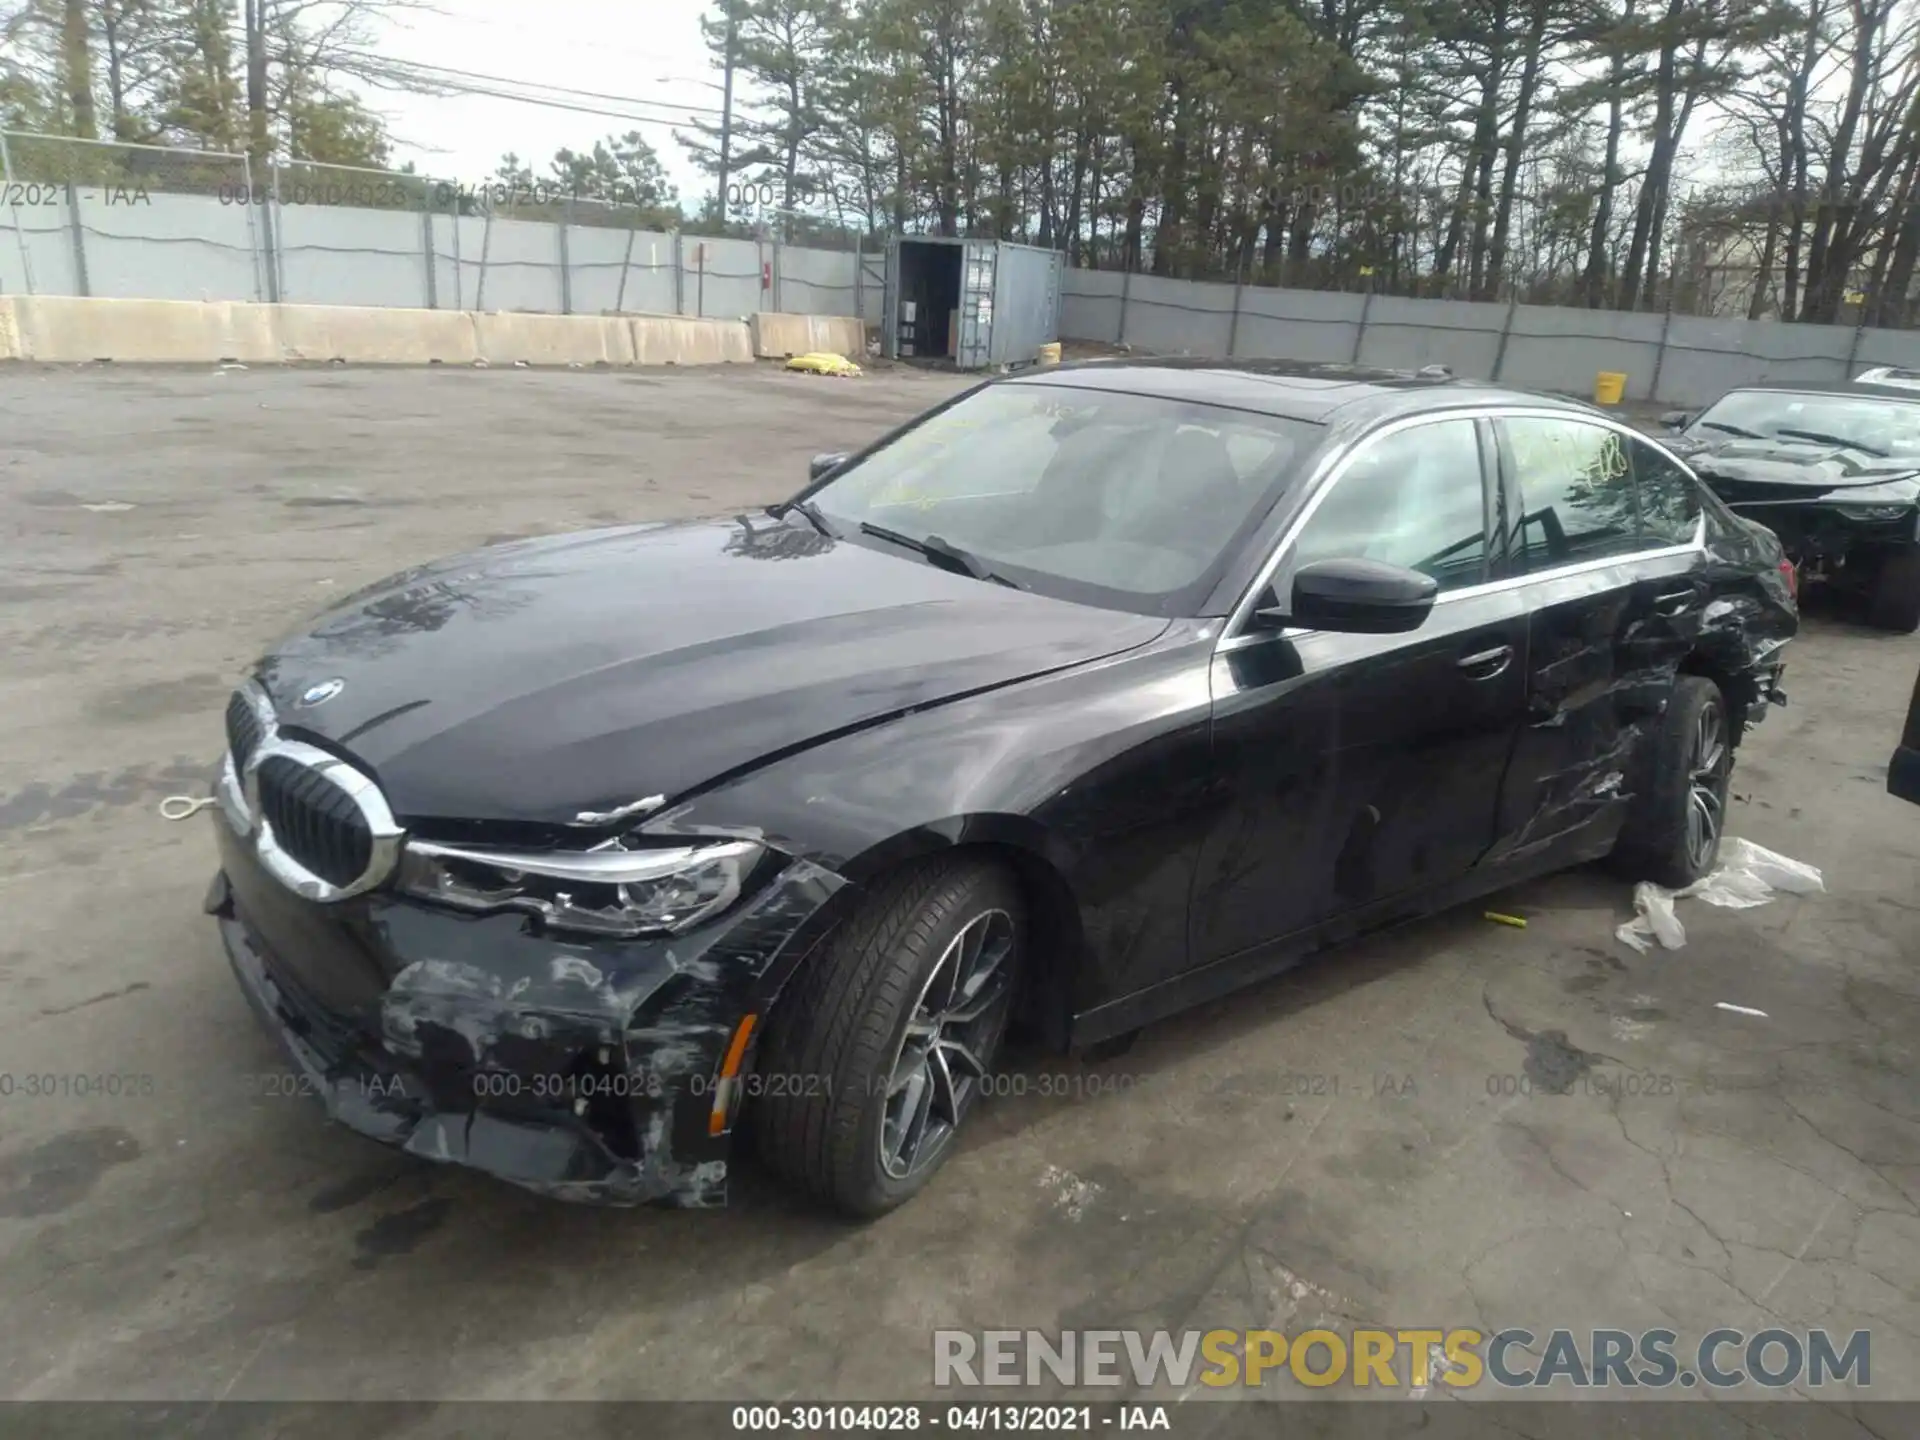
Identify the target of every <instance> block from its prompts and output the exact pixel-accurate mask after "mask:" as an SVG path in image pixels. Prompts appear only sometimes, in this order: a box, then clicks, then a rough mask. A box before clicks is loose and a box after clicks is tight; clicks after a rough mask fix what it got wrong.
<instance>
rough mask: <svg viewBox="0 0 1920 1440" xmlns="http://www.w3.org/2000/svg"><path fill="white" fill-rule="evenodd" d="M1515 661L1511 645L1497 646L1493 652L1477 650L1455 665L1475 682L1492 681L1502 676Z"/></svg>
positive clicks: (1460, 659) (1457, 661)
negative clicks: (1501, 673)
mask: <svg viewBox="0 0 1920 1440" xmlns="http://www.w3.org/2000/svg"><path fill="white" fill-rule="evenodd" d="M1512 661H1513V647H1512V646H1511V645H1496V646H1494V647H1493V648H1492V649H1491V650H1476V651H1475V652H1474V653H1473V654H1471V655H1462V656H1461V657H1460V658H1459V659H1458V660H1456V661H1454V662H1453V663H1454V664H1455V665H1457V666H1458V667H1459V668H1460V669H1462V670H1464V671H1466V672H1467V676H1468V678H1470V679H1473V680H1491V679H1493V677H1494V676H1496V675H1498V674H1500V672H1501V671H1503V670H1505V669H1506V668H1507V666H1508V665H1509V664H1511V663H1512Z"/></svg>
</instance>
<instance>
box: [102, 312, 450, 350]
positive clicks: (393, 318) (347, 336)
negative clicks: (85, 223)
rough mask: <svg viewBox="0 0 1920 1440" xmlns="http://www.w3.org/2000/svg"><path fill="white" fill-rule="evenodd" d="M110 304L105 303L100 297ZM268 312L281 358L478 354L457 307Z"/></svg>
mask: <svg viewBox="0 0 1920 1440" xmlns="http://www.w3.org/2000/svg"><path fill="white" fill-rule="evenodd" d="M103 303H110V302H103ZM259 308H261V309H271V310H273V311H274V312H275V314H274V333H275V334H276V336H277V337H278V338H279V341H280V354H279V355H278V356H277V357H275V358H277V359H281V360H351V361H356V362H358V363H360V364H362V365H431V364H433V363H434V362H435V361H438V362H439V363H441V364H443V365H471V364H472V363H473V362H474V361H475V360H477V359H479V358H480V354H481V352H480V346H479V341H478V338H477V336H476V334H475V329H474V320H475V317H474V316H473V315H472V314H471V313H469V312H467V311H462V310H388V309H383V308H380V307H377V306H371V305H278V306H261V307H259Z"/></svg>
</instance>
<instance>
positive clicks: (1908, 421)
mask: <svg viewBox="0 0 1920 1440" xmlns="http://www.w3.org/2000/svg"><path fill="white" fill-rule="evenodd" d="M1870 373H1871V372H1870ZM1663 419H1664V421H1665V423H1666V425H1667V427H1668V428H1669V429H1670V430H1673V431H1675V432H1677V433H1676V434H1675V436H1674V438H1673V439H1672V440H1671V441H1670V442H1669V443H1670V445H1671V446H1672V448H1673V449H1674V451H1675V452H1676V453H1678V454H1680V455H1683V456H1685V457H1686V459H1687V462H1688V463H1689V464H1690V465H1691V466H1692V467H1693V468H1694V470H1695V471H1696V472H1698V473H1699V475H1700V477H1701V478H1702V479H1703V480H1705V481H1706V482H1707V484H1708V485H1709V486H1710V487H1712V489H1713V491H1714V493H1715V494H1717V495H1718V496H1719V497H1720V498H1721V499H1723V500H1725V501H1726V502H1727V504H1728V505H1729V506H1731V507H1732V508H1733V510H1734V511H1735V512H1736V513H1738V514H1740V515H1743V516H1745V517H1747V518H1748V519H1750V520H1757V521H1759V522H1760V523H1761V524H1763V525H1765V526H1767V527H1768V528H1769V529H1770V530H1773V531H1774V532H1775V533H1776V534H1778V535H1779V536H1780V539H1781V542H1782V544H1783V545H1784V546H1785V548H1786V553H1787V556H1788V558H1789V559H1791V560H1792V561H1793V562H1794V564H1795V566H1796V567H1797V570H1798V573H1799V576H1800V578H1801V579H1803V580H1809V581H1822V582H1829V583H1832V584H1834V585H1835V586H1837V587H1840V588H1842V589H1846V590H1850V591H1852V592H1853V593H1854V594H1856V595H1857V596H1858V597H1859V598H1860V599H1861V600H1862V601H1864V602H1865V607H1866V614H1867V619H1868V621H1869V623H1870V624H1872V625H1874V626H1875V627H1877V628H1879V629H1883V630H1894V631H1898V632H1900V633H1903V634H1911V633H1912V632H1913V631H1914V630H1920V395H1915V394H1914V393H1913V391H1912V390H1911V389H1910V388H1903V387H1900V386H1896V385H1894V384H1892V383H1885V384H1879V385H1875V384H1863V383H1860V382H1858V381H1856V382H1853V383H1850V384H1830V385H1812V384H1794V383H1792V382H1788V381H1781V382H1777V383H1770V384H1762V385H1748V386H1742V387H1741V388H1740V389H1737V390H1730V391H1728V392H1727V393H1726V394H1725V395H1723V396H1721V397H1720V398H1719V399H1718V400H1716V401H1714V402H1713V404H1712V405H1710V406H1708V407H1707V408H1706V409H1705V410H1703V411H1701V412H1700V413H1699V414H1697V415H1693V414H1688V413H1686V412H1684V411H1674V412H1672V413H1670V414H1668V415H1666V416H1665V417H1663Z"/></svg>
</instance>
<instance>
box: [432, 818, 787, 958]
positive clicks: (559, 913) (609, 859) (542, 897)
mask: <svg viewBox="0 0 1920 1440" xmlns="http://www.w3.org/2000/svg"><path fill="white" fill-rule="evenodd" d="M619 843H620V842H618V841H611V842H609V843H608V844H607V845H603V846H601V847H599V848H597V849H593V850H579V851H566V850H560V851H553V850H524V851H522V850H481V849H468V848H466V847H464V846H455V845H435V844H432V843H430V842H427V841H423V840H412V841H409V842H408V843H407V848H406V851H405V853H404V854H403V855H402V857H401V861H400V880H399V886H400V889H401V890H402V891H403V892H404V893H406V894H408V895H414V896H418V897H419V898H420V899H422V900H435V901H438V902H439V903H441V904H443V905H454V906H458V907H459V908H460V909H462V910H531V911H533V912H534V913H535V914H538V915H541V916H543V917H544V918H545V919H546V921H547V923H548V924H549V925H552V926H553V927H554V928H555V929H560V930H574V931H579V932H582V933H585V934H590V935H641V934H645V933H646V932H648V931H650V930H651V931H662V930H664V931H668V932H677V931H681V930H686V929H688V928H690V927H691V926H694V925H697V924H699V923H700V921H702V920H704V919H706V918H707V917H708V916H710V915H715V914H718V913H719V912H720V911H722V910H724V909H726V908H727V906H729V905H731V904H732V903H733V902H734V901H735V900H737V899H739V898H740V889H741V886H742V885H743V884H744V883H745V881H746V877H747V874H748V872H749V871H751V870H752V869H753V865H754V862H755V861H757V860H758V859H759V858H760V856H761V855H762V854H763V853H765V852H764V851H763V849H762V847H761V846H759V845H755V844H753V843H752V842H751V841H746V840H729V841H722V842H720V843H718V844H712V845H686V846H677V847H675V848H673V849H670V850H659V849H654V850H627V849H622V848H619Z"/></svg>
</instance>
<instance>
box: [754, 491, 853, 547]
mask: <svg viewBox="0 0 1920 1440" xmlns="http://www.w3.org/2000/svg"><path fill="white" fill-rule="evenodd" d="M789 510H798V511H799V512H800V513H801V514H802V515H804V516H806V517H807V519H808V520H809V521H810V522H812V525H813V528H814V529H816V530H818V531H819V532H820V533H821V534H822V535H824V536H826V537H827V538H828V539H829V540H837V539H839V538H840V537H839V536H837V535H835V534H834V533H833V527H832V526H830V525H828V524H827V517H826V516H824V515H822V514H821V513H820V507H819V506H818V505H816V504H814V503H813V502H812V501H811V500H786V501H782V502H781V503H780V504H778V505H769V506H768V507H767V513H768V514H769V515H771V516H772V517H773V518H774V519H776V520H779V519H781V518H783V517H784V516H785V515H786V514H787V512H788V511H789Z"/></svg>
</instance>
